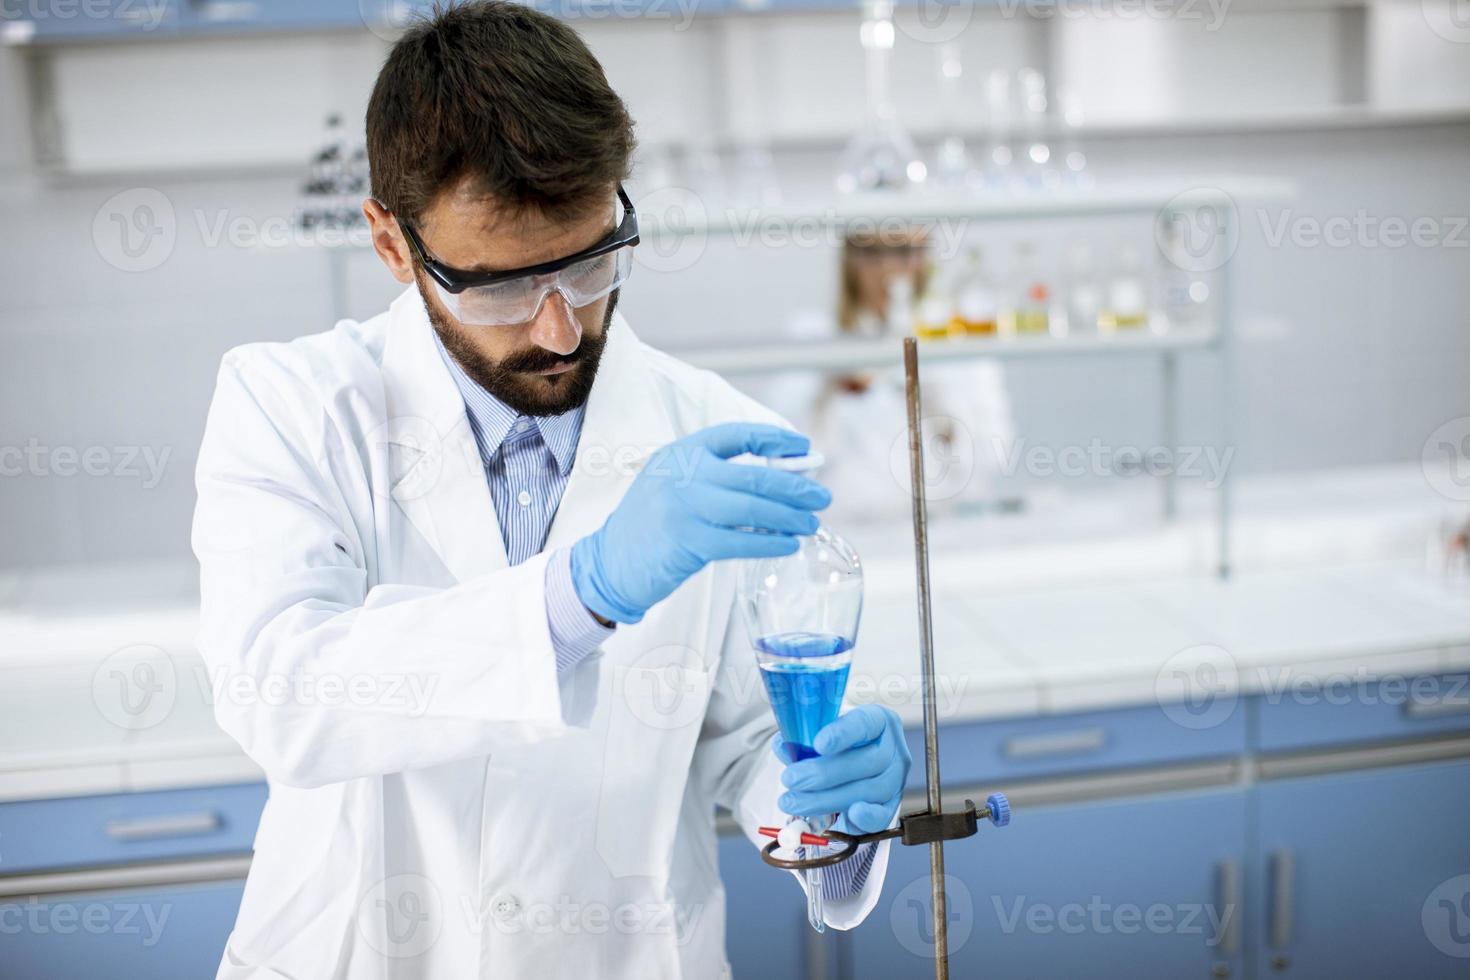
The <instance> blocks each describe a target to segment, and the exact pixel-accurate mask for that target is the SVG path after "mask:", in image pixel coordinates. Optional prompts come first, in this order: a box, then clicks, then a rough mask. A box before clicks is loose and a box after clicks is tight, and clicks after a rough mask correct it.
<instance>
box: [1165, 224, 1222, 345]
mask: <svg viewBox="0 0 1470 980" xmlns="http://www.w3.org/2000/svg"><path fill="white" fill-rule="evenodd" d="M1158 243H1159V254H1160V257H1161V262H1160V264H1159V301H1160V307H1161V309H1160V313H1159V316H1158V317H1157V318H1156V320H1155V323H1154V329H1155V331H1156V332H1159V333H1163V332H1165V331H1167V330H1194V329H1197V328H1199V327H1201V326H1203V325H1204V322H1205V320H1206V318H1207V313H1208V304H1209V301H1210V284H1209V282H1208V281H1207V280H1206V279H1205V277H1204V276H1202V275H1199V274H1197V273H1194V272H1192V271H1190V265H1191V264H1192V263H1191V259H1190V256H1189V254H1188V252H1187V251H1186V243H1185V240H1184V228H1183V225H1182V224H1181V223H1180V222H1178V221H1165V222H1161V223H1160V225H1159V229H1158Z"/></svg>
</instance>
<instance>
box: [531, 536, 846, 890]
mask: <svg viewBox="0 0 1470 980" xmlns="http://www.w3.org/2000/svg"><path fill="white" fill-rule="evenodd" d="M546 625H547V626H549V627H550V628H551V646H552V649H553V650H555V651H556V671H557V673H559V674H560V673H563V672H565V671H568V670H571V669H572V668H573V667H575V666H577V664H579V663H581V662H582V661H583V660H584V659H585V658H586V657H587V655H588V654H590V653H592V652H593V651H594V650H596V649H597V648H598V647H600V646H601V645H602V643H603V641H604V640H606V639H607V638H608V637H609V636H612V634H613V630H614V627H611V626H603V625H602V624H601V623H599V622H598V621H597V620H596V618H594V617H593V615H592V613H591V612H590V611H588V609H587V607H586V606H584V605H582V600H581V599H580V598H579V597H578V596H577V589H576V586H574V585H572V552H571V550H570V549H569V548H558V549H557V550H556V551H553V552H552V553H551V559H550V560H549V561H548V562H547V563H546ZM854 860H856V859H855V858H854ZM849 863H850V862H849Z"/></svg>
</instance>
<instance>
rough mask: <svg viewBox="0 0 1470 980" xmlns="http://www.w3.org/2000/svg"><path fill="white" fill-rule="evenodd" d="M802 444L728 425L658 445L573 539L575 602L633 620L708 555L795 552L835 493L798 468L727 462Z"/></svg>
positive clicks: (791, 437)
mask: <svg viewBox="0 0 1470 980" xmlns="http://www.w3.org/2000/svg"><path fill="white" fill-rule="evenodd" d="M808 448H809V442H808V440H807V438H806V436H803V435H800V434H799V433H796V432H792V431H790V430H787V429H781V428H778V427H776V426H772V425H753V424H748V423H743V422H732V423H728V424H725V425H716V426H713V427H711V428H708V429H701V430H700V431H698V432H695V433H692V434H690V435H688V436H685V437H684V438H683V439H680V440H678V441H677V442H672V443H670V444H669V445H667V446H665V447H664V448H662V449H660V450H659V451H658V452H656V453H655V454H654V455H653V457H652V458H651V459H650V460H649V461H648V464H647V465H646V466H645V467H644V468H643V471H642V472H641V473H639V474H638V476H637V478H636V479H634V481H633V485H632V486H630V487H629V488H628V492H627V493H626V494H624V496H623V499H622V502H621V503H619V504H618V506H617V509H616V510H614V511H613V512H612V514H611V515H610V516H609V517H608V519H607V521H606V523H604V524H603V525H602V527H601V528H600V529H599V530H597V531H594V532H593V533H592V534H589V535H588V536H587V537H585V538H583V539H582V540H580V541H578V542H577V543H576V544H574V545H573V546H572V561H571V565H572V584H573V585H574V586H575V588H576V590H577V595H578V596H579V597H580V598H581V600H582V603H583V604H584V605H585V606H586V607H587V608H588V609H590V610H592V612H594V613H596V614H597V615H599V616H601V617H602V618H603V619H609V620H614V621H616V622H619V623H636V622H638V621H639V620H640V619H642V618H643V614H644V613H646V612H647V611H648V610H649V608H650V607H651V606H653V605H654V604H655V603H657V602H659V601H660V600H661V599H663V598H665V597H666V596H668V595H669V593H671V592H673V591H674V590H675V589H677V588H678V587H679V586H680V584H682V583H683V581H684V580H685V579H687V578H688V577H689V576H691V575H693V574H694V573H695V572H697V571H699V570H700V569H701V568H703V567H704V566H705V565H706V564H707V563H709V562H712V561H715V560H717V559H720V558H763V557H769V556H773V555H789V554H791V553H792V552H794V551H795V550H796V547H797V543H796V536H797V535H802V534H811V533H813V532H814V531H816V529H817V524H818V522H817V519H816V517H814V516H813V514H812V512H813V511H817V510H821V509H822V508H823V507H826V506H827V505H828V504H830V503H831V502H832V495H831V494H830V493H828V492H827V489H826V488H825V487H823V486H822V485H821V484H820V483H817V482H816V481H814V480H811V479H808V478H807V477H805V476H801V475H800V474H797V473H788V472H784V471H781V470H775V469H768V468H766V467H763V466H747V465H744V464H742V463H732V462H730V461H729V460H730V457H732V456H739V455H740V454H742V453H753V454H755V455H757V456H795V455H800V454H802V453H805V452H807V450H808ZM754 528H759V529H760V530H752V529H754Z"/></svg>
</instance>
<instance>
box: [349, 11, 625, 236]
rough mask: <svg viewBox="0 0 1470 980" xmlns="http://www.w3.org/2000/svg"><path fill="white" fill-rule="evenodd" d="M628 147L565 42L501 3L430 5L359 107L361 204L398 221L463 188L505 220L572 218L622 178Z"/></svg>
mask: <svg viewBox="0 0 1470 980" xmlns="http://www.w3.org/2000/svg"><path fill="white" fill-rule="evenodd" d="M634 145H635V141H634V137H633V120H632V117H630V116H629V115H628V109H627V106H625V105H624V104H623V100H622V99H620V98H619V97H618V95H617V93H616V92H614V91H613V90H612V87H611V86H609V85H608V83H607V76H606V75H604V74H603V71H602V66H601V65H600V64H598V62H597V59H596V58H594V57H593V56H592V52H591V51H589V50H588V49H587V45H586V44H585V43H583V41H582V39H581V38H580V37H579V36H578V35H577V33H576V32H575V31H573V30H572V29H571V28H570V27H568V26H567V25H566V24H564V23H562V22H561V21H559V20H557V19H555V18H554V17H550V16H548V15H546V14H542V13H539V12H537V11H535V10H532V9H529V8H527V7H525V6H522V5H521V4H519V3H514V2H506V0H478V2H472V3H456V4H452V5H448V6H441V7H436V9H435V11H434V14H433V16H432V18H430V19H427V20H425V21H423V22H421V23H419V24H416V25H414V26H413V27H412V28H410V29H409V30H408V32H407V33H406V34H404V36H403V37H402V38H400V39H399V41H398V43H397V44H395V45H394V46H393V50H392V51H391V52H390V53H389V55H388V60H387V61H386V62H385V63H384V65H383V68H382V70H381V71H379V72H378V81H377V84H375V85H374V86H373V94H372V98H371V99H370V100H369V102H368V110H367V150H368V165H369V168H370V171H371V175H372V193H373V197H374V199H376V200H377V201H378V203H379V204H381V205H383V206H384V207H385V208H387V209H388V210H389V211H391V212H393V214H394V215H395V216H396V217H398V218H399V219H400V220H403V221H408V222H416V221H418V219H419V218H421V217H422V215H423V213H424V211H425V210H426V209H427V208H428V207H429V206H430V204H431V203H432V202H433V201H434V198H435V197H436V196H437V195H438V194H439V193H440V192H441V191H444V190H446V189H448V188H450V187H452V186H454V185H456V184H457V183H459V182H460V181H461V180H464V179H468V180H469V181H470V182H471V183H470V187H471V188H472V189H473V190H474V192H475V193H477V194H483V195H484V196H485V197H487V198H488V199H490V200H492V201H493V202H494V203H495V204H496V206H499V207H505V208H507V209H508V210H509V211H510V212H511V213H514V214H519V213H524V212H526V211H535V212H539V213H541V214H543V215H545V216H546V217H547V218H549V219H551V220H553V221H569V220H576V219H579V218H581V217H583V216H585V215H586V214H588V213H589V212H590V211H591V210H592V209H593V208H594V207H596V206H597V205H599V204H603V203H605V201H606V198H607V196H608V195H609V194H610V193H611V191H612V188H613V186H614V184H615V183H616V182H618V181H621V180H624V179H626V178H627V176H628V170H629V164H630V160H631V158H632V155H633V148H634Z"/></svg>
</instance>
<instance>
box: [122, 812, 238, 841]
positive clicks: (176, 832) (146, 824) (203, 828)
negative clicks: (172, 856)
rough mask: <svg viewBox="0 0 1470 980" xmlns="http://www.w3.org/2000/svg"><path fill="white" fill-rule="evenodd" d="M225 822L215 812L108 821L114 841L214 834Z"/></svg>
mask: <svg viewBox="0 0 1470 980" xmlns="http://www.w3.org/2000/svg"><path fill="white" fill-rule="evenodd" d="M223 823H224V821H223V820H222V819H220V815H219V813H218V812H217V811H214V810H201V811H199V812H197V813H175V814H169V815H168V816H163V817H136V818H134V819H131V820H109V821H107V836H108V837H111V838H112V839H113V840H157V839H158V838H160V837H188V836H190V835H193V834H212V833H214V832H215V831H216V830H219V828H220V825H221V824H223Z"/></svg>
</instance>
